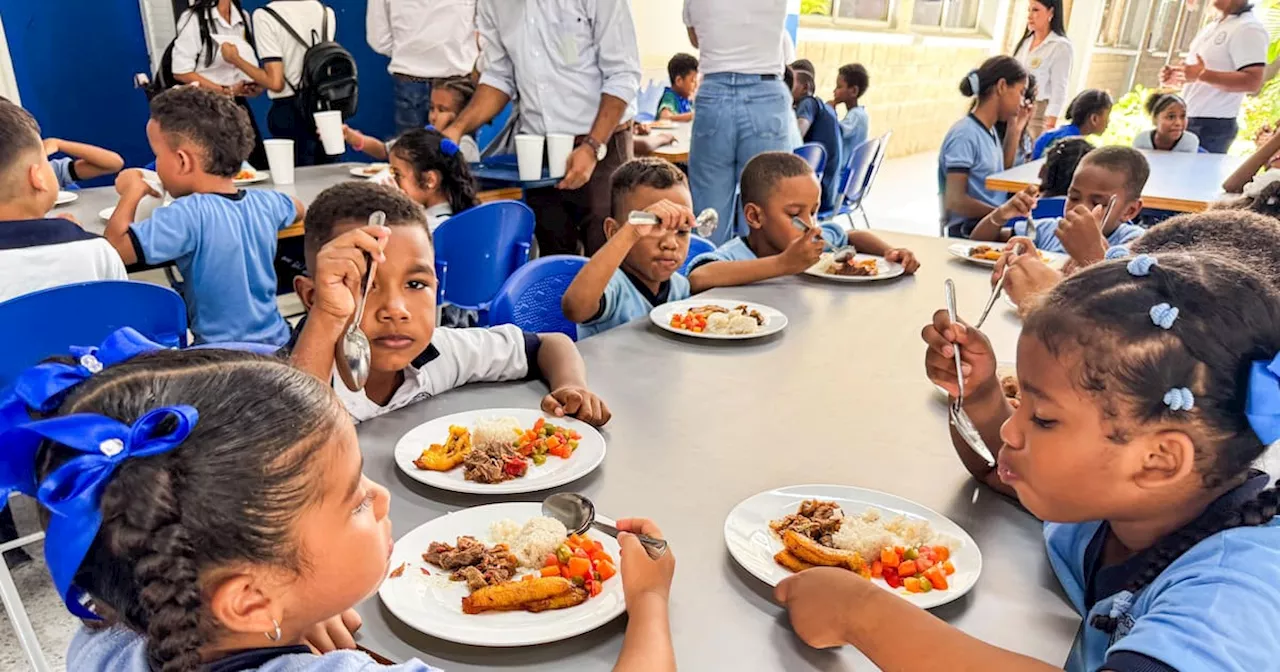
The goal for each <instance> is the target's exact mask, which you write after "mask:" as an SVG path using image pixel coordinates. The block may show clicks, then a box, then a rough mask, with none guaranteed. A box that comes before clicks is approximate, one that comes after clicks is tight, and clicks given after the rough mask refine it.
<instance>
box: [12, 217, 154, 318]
mask: <svg viewBox="0 0 1280 672" xmlns="http://www.w3.org/2000/svg"><path fill="white" fill-rule="evenodd" d="M128 279H129V276H128V274H127V273H125V269H124V262H122V261H120V255H119V254H117V253H116V250H115V248H113V247H111V243H108V242H107V240H106V239H105V238H103V237H101V236H96V235H94V234H92V233H88V232H86V231H85V230H84V229H81V228H80V227H79V226H77V225H76V223H75V222H69V221H67V220H65V219H60V218H52V219H33V220H22V221H0V301H7V300H9V299H12V298H13V297H15V296H21V295H23V294H30V293H31V292H36V291H39V290H42V289H48V288H50V287H58V286H61V285H70V284H74V283H77V282H91V281H93V280H128Z"/></svg>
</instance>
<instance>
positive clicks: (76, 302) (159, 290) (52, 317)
mask: <svg viewBox="0 0 1280 672" xmlns="http://www.w3.org/2000/svg"><path fill="white" fill-rule="evenodd" d="M0 324H3V325H6V327H7V328H6V329H4V330H2V332H0V386H3V385H7V384H8V383H9V382H11V381H12V380H13V379H14V378H15V377H16V376H17V375H18V374H20V373H22V372H23V371H25V370H26V369H28V368H30V367H31V366H34V365H35V364H38V363H40V362H41V361H42V360H44V359H45V358H47V357H49V356H51V355H57V354H66V353H67V351H68V349H69V348H70V346H73V345H86V346H88V345H97V344H99V343H101V342H102V339H104V338H106V337H107V336H108V335H109V334H111V332H113V331H115V330H117V329H119V328H121V327H133V328H134V329H137V330H138V332H140V333H141V334H142V335H143V336H146V337H147V338H150V339H151V340H153V341H155V342H157V343H160V344H163V345H166V346H169V347H175V348H180V347H185V346H186V345H187V306H186V304H185V303H183V302H182V297H181V296H179V295H178V293H177V292H175V291H173V290H172V289H169V288H167V287H161V286H160V285H153V284H150V283H146V282H130V281H127V280H102V281H98V282H85V283H80V284H75V285H63V286H61V287H53V288H50V289H44V290H40V291H38V292H32V293H31V294H24V295H22V296H18V297H15V298H12V299H9V300H8V301H5V302H3V303H0Z"/></svg>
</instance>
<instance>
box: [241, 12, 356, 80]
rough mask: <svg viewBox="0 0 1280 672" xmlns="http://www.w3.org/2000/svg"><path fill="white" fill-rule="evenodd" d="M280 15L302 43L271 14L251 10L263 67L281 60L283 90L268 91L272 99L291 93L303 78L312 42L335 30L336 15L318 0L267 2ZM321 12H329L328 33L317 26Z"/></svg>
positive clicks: (334, 33) (320, 18) (318, 41)
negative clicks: (302, 40) (306, 57)
mask: <svg viewBox="0 0 1280 672" xmlns="http://www.w3.org/2000/svg"><path fill="white" fill-rule="evenodd" d="M267 6H268V7H270V8H271V9H274V10H275V11H276V13H277V14H279V15H280V18H282V19H284V20H285V23H288V24H289V26H290V27H292V28H293V30H294V32H296V33H298V35H299V36H300V37H301V38H302V39H304V40H306V41H307V44H305V45H304V44H302V43H300V42H298V41H297V40H295V39H293V36H292V35H290V34H289V31H287V30H285V29H284V27H283V26H281V25H280V22H278V21H276V18H275V17H274V16H271V15H270V14H268V13H266V12H264V11H262V10H261V9H259V10H258V11H256V12H254V13H253V35H254V38H255V39H257V41H258V57H259V58H261V59H262V64H263V65H264V66H265V65H266V64H267V63H271V62H272V61H279V62H282V63H284V79H285V82H286V83H285V86H284V90H282V91H280V92H279V93H277V92H275V91H268V92H267V96H268V97H270V98H271V99H273V100H274V99H276V98H287V97H289V96H292V95H294V93H295V92H294V90H293V87H295V86H297V85H298V83H299V81H300V80H301V79H302V59H303V57H304V56H306V55H307V49H308V48H310V47H311V46H312V44H313V43H316V44H318V43H320V42H323V41H325V40H332V39H333V38H334V35H336V34H337V32H338V17H337V15H335V14H334V13H333V8H331V7H325V6H324V5H323V4H321V3H320V0H276V1H275V2H269V3H267ZM323 12H328V13H329V35H328V37H321V35H320V28H321V26H323V24H324V14H323Z"/></svg>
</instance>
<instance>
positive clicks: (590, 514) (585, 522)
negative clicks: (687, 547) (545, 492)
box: [542, 492, 667, 560]
mask: <svg viewBox="0 0 1280 672" xmlns="http://www.w3.org/2000/svg"><path fill="white" fill-rule="evenodd" d="M542 515H544V516H547V517H549V518H555V519H556V520H558V521H560V522H561V523H563V524H564V526H565V528H566V529H568V530H569V533H570V534H582V533H584V532H586V531H587V530H589V529H591V528H592V527H594V528H596V529H597V530H600V531H601V532H604V533H605V534H608V535H609V536H611V537H614V538H615V539H616V538H617V537H618V527H617V525H616V524H615V523H614V522H613V521H612V520H609V519H607V518H604V517H603V516H597V515H596V505H595V504H594V503H592V501H591V500H589V499H587V498H586V497H583V496H582V495H579V494H577V493H573V492H561V493H557V494H554V495H551V496H550V497H548V498H546V499H544V500H542ZM635 536H636V539H637V540H639V541H640V545H641V546H644V550H645V552H646V553H648V554H649V557H650V558H653V559H654V560H657V559H659V558H661V557H662V556H663V555H666V553H667V542H666V541H664V540H662V539H654V538H653V537H650V536H646V535H643V534H637V535H635Z"/></svg>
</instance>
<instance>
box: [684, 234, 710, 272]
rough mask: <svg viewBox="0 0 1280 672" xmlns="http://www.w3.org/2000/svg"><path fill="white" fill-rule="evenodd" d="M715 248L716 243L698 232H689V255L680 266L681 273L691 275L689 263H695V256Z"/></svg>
mask: <svg viewBox="0 0 1280 672" xmlns="http://www.w3.org/2000/svg"><path fill="white" fill-rule="evenodd" d="M715 249H716V244H715V243H713V242H711V241H709V240H707V239H706V238H703V237H702V236H699V235H697V234H692V233H691V234H689V255H688V256H686V257H685V258H684V264H683V265H681V266H680V271H679V273H680V274H681V275H689V264H691V263H693V260H694V258H695V257H697V256H698V255H700V254H706V253H707V252H714V251H715Z"/></svg>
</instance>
